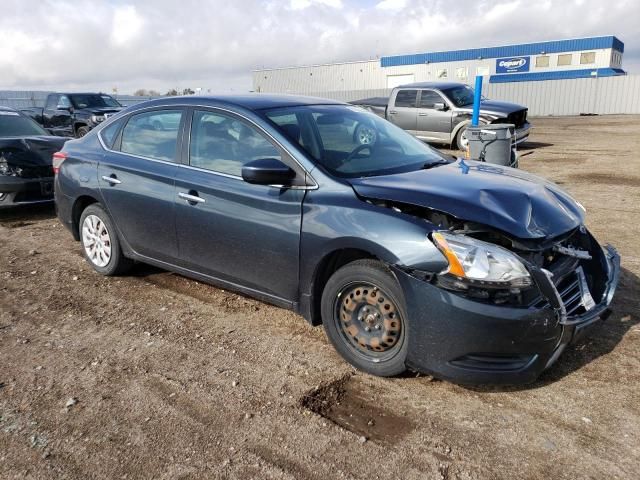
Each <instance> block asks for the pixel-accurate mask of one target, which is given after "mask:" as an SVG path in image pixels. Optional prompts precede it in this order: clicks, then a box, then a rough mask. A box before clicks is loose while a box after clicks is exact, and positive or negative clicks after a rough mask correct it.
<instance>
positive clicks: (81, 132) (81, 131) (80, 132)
mask: <svg viewBox="0 0 640 480" xmlns="http://www.w3.org/2000/svg"><path fill="white" fill-rule="evenodd" d="M89 130H90V128H89V127H87V126H83V127H78V128H77V129H76V138H82V137H84V136H85V135H86V134H87V133H89Z"/></svg>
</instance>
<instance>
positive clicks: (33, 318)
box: [0, 116, 640, 479]
mask: <svg viewBox="0 0 640 480" xmlns="http://www.w3.org/2000/svg"><path fill="white" fill-rule="evenodd" d="M533 123H534V126H535V127H534V131H533V134H532V137H531V138H532V143H530V144H528V145H527V147H526V149H525V150H526V152H524V153H527V155H525V156H524V157H522V160H521V167H522V168H523V169H526V170H529V171H532V172H534V173H537V174H540V175H542V176H545V177H548V178H550V179H552V180H554V181H556V182H558V183H560V184H563V186H564V187H565V188H566V189H567V190H568V191H570V192H571V193H572V194H573V195H574V196H575V197H576V198H577V199H578V200H579V201H580V202H582V203H583V204H584V205H585V206H586V208H587V210H588V217H587V224H588V226H589V228H590V229H591V230H592V231H593V232H594V234H595V235H596V237H597V238H598V239H599V240H600V241H601V242H610V243H612V244H614V245H615V246H616V247H618V249H619V251H620V253H621V255H622V266H623V273H622V280H621V285H620V288H619V291H618V294H617V297H616V299H615V302H614V305H613V310H614V312H613V314H612V315H611V317H610V318H609V320H608V321H607V322H606V323H605V324H604V325H603V326H602V327H600V328H599V329H598V330H596V331H595V332H594V335H593V336H592V337H591V338H589V339H587V340H586V341H585V342H584V343H582V344H580V345H577V346H575V347H574V348H571V349H569V350H568V351H567V352H566V353H565V354H564V355H563V356H562V357H561V359H560V361H559V362H558V363H557V364H556V365H555V366H554V367H553V368H551V369H550V370H549V371H548V372H546V373H545V374H544V375H543V376H542V377H541V378H540V380H539V381H538V382H537V383H535V384H533V385H530V386H527V387H525V388H500V389H498V388H474V389H471V388H464V387H461V386H457V385H453V384H451V383H447V382H442V381H438V380H434V379H431V378H428V377H423V376H422V377H420V376H419V377H416V376H414V375H407V376H404V377H401V378H394V379H379V378H374V377H370V376H368V375H365V374H362V373H358V372H355V371H353V370H352V369H351V368H350V367H349V366H348V365H347V364H346V363H344V362H343V361H342V360H341V359H340V358H339V357H338V355H337V354H336V353H335V352H334V351H333V349H332V348H331V346H330V345H329V344H328V342H327V340H326V338H325V336H324V333H323V331H322V330H321V329H320V328H312V327H310V326H308V325H307V324H306V323H305V322H304V320H303V319H302V318H301V317H299V316H297V315H295V314H293V313H291V312H288V311H285V310H282V309H279V308H276V307H273V306H270V305H266V304H263V303H260V302H258V301H254V300H252V299H248V298H245V297H242V296H238V295H236V294H234V293H230V292H226V291H223V290H219V289H216V288H214V287H211V286H208V285H205V284H201V283H198V282H195V281H192V280H188V279H185V278H183V277H180V276H177V275H173V274H170V273H167V272H163V271H161V270H156V269H153V268H151V267H146V266H142V265H140V266H137V267H136V268H135V270H134V272H133V273H132V275H130V276H127V277H121V278H103V277H100V276H99V275H97V274H95V273H94V272H93V271H92V270H91V268H90V267H89V266H88V265H87V264H86V263H85V262H84V260H83V259H82V257H81V254H80V247H79V245H78V244H77V243H75V242H74V241H73V240H72V239H71V236H70V234H69V233H68V232H67V231H66V230H65V229H64V228H63V227H62V226H61V225H60V224H59V223H58V221H57V219H56V218H55V217H54V213H53V209H52V208H50V207H46V208H37V209H23V210H19V211H12V212H6V211H4V212H0V245H1V254H0V478H3V479H4V478H47V479H50V478H72V479H86V478H105V479H115V478H159V479H163V478H167V479H168V478H171V479H173V478H183V479H186V478H238V479H247V478H285V479H316V478H317V479H328V478H367V479H371V478H394V479H397V478H402V479H425V478H429V479H432V478H433V479H453V478H462V479H467V478H468V479H475V478H478V479H480V478H505V479H507V478H509V479H512V478H532V479H548V478H554V479H562V478H621V479H622V478H625V479H635V478H638V469H639V466H640V395H639V392H640V387H639V385H640V383H639V381H640V325H638V322H639V320H640V306H639V300H638V299H639V295H638V292H639V287H640V280H639V279H638V275H640V254H639V253H638V250H639V248H638V247H640V240H639V236H640V227H638V225H640V206H639V205H640V159H639V158H638V151H639V150H640V117H629V116H607V117H567V118H544V119H542V118H541V119H534V120H533Z"/></svg>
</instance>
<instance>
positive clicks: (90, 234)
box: [80, 204, 132, 276]
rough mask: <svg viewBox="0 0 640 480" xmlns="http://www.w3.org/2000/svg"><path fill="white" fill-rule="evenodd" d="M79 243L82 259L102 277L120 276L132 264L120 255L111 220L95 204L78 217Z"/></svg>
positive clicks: (120, 250) (116, 236)
mask: <svg viewBox="0 0 640 480" xmlns="http://www.w3.org/2000/svg"><path fill="white" fill-rule="evenodd" d="M80 242H81V243H82V253H83V254H84V258H85V259H86V260H87V261H88V262H89V264H90V265H91V266H92V267H93V269H94V270H95V271H96V272H98V273H101V274H102V275H107V276H110V275H120V274H122V273H125V272H126V271H127V270H128V269H129V267H130V266H131V264H132V262H131V260H129V259H128V258H125V256H124V255H123V254H122V249H121V248H120V242H119V240H118V235H117V233H116V230H115V228H114V226H113V223H112V222H111V218H109V215H108V214H107V212H105V211H104V209H103V208H102V207H101V206H99V205H97V204H93V205H89V206H88V207H87V208H86V209H85V210H84V212H82V215H81V216H80Z"/></svg>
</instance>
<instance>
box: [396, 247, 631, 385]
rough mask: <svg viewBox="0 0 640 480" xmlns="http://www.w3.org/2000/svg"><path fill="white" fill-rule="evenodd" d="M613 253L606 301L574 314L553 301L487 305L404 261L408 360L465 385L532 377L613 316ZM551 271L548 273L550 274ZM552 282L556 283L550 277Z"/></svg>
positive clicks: (616, 265) (608, 252)
mask: <svg viewBox="0 0 640 480" xmlns="http://www.w3.org/2000/svg"><path fill="white" fill-rule="evenodd" d="M604 255H605V257H606V263H607V267H606V272H605V274H606V276H607V281H606V282H607V287H606V291H605V293H604V294H603V296H602V299H601V300H600V303H599V304H598V305H596V306H595V307H594V308H592V309H590V310H589V311H588V312H586V313H584V314H582V315H579V316H574V317H567V316H566V313H565V315H564V316H563V315H562V309H558V308H555V307H554V306H553V304H552V303H551V302H549V303H548V304H547V305H545V306H543V307H542V308H533V307H527V308H516V307H509V306H499V305H493V304H487V303H483V302H479V301H476V300H472V299H469V298H466V297H464V296H462V295H459V294H456V293H453V292H449V291H446V290H443V289H441V288H439V287H436V286H435V285H432V284H430V283H427V282H424V281H422V280H420V279H417V278H415V277H413V276H411V275H409V274H407V273H405V272H404V271H402V270H400V269H398V268H396V269H395V273H396V276H397V278H398V280H399V281H400V284H401V286H402V288H403V290H404V294H405V298H406V302H407V315H408V317H409V321H408V341H409V348H408V355H407V366H408V367H410V368H412V369H415V370H417V371H419V372H423V373H428V374H432V375H435V376H437V377H439V378H443V379H446V380H450V381H453V382H456V383H461V384H526V383H530V382H533V381H535V380H536V379H537V378H538V376H539V375H540V374H541V373H542V372H543V371H544V370H545V369H547V368H549V367H550V366H551V365H553V363H554V362H555V361H556V360H557V359H558V357H559V356H560V355H561V354H562V352H563V351H564V350H565V348H566V347H567V345H570V344H571V343H572V342H576V341H578V340H579V339H580V338H582V337H583V336H584V335H586V334H587V332H588V331H589V330H590V329H591V328H592V327H593V326H595V325H596V324H598V323H600V321H601V320H604V319H606V317H607V316H608V308H609V305H610V304H611V300H612V299H613V294H614V293H615V290H616V287H617V284H618V280H619V276H620V257H619V256H618V254H617V253H616V251H615V249H613V248H612V247H606V249H605V250H604ZM545 278H546V277H545ZM543 281H548V285H547V287H548V288H550V289H551V290H552V291H556V293H557V290H555V286H554V284H553V282H552V281H551V280H550V279H547V280H544V279H543Z"/></svg>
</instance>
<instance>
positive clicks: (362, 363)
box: [321, 260, 408, 377]
mask: <svg viewBox="0 0 640 480" xmlns="http://www.w3.org/2000/svg"><path fill="white" fill-rule="evenodd" d="M321 309H322V323H323V325H324V329H325V332H326V333H327V337H329V340H330V341H331V343H332V344H333V346H334V347H335V349H336V350H337V351H338V353H340V355H342V357H343V358H344V359H345V360H346V361H348V362H349V363H350V364H352V365H353V366H355V367H356V368H358V369H360V370H363V371H365V372H368V373H370V374H373V375H377V376H381V377H389V376H393V375H398V374H400V373H402V372H404V371H405V370H406V366H405V360H406V358H407V347H408V343H407V323H406V313H405V306H404V296H403V294H402V290H401V288H400V285H399V284H398V282H397V280H396V279H395V277H394V276H393V274H392V273H391V272H390V271H389V269H388V268H386V266H385V265H384V264H383V263H382V262H379V261H377V260H357V261H355V262H352V263H349V264H347V265H345V266H344V267H342V268H340V269H338V270H337V271H336V272H335V273H334V274H333V275H332V276H331V278H330V279H329V281H328V282H327V285H326V286H325V288H324V291H323V292H322V305H321Z"/></svg>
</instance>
